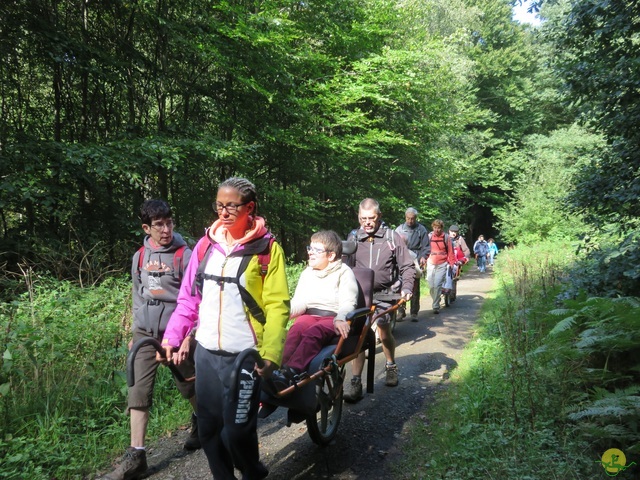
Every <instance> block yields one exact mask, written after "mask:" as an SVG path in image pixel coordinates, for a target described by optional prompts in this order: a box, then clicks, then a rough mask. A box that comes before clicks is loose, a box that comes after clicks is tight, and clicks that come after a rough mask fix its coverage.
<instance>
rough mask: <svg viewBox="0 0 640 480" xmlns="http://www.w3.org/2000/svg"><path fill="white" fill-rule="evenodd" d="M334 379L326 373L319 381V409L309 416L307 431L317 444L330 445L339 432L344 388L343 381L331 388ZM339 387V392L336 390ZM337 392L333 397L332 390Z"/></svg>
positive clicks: (317, 389) (317, 387)
mask: <svg viewBox="0 0 640 480" xmlns="http://www.w3.org/2000/svg"><path fill="white" fill-rule="evenodd" d="M332 384H333V380H332V378H331V376H330V375H326V376H325V377H324V378H323V379H322V380H320V381H319V382H318V385H317V386H316V393H317V395H318V409H317V411H316V413H315V415H310V416H308V417H307V431H308V432H309V436H310V437H311V440H313V442H314V443H315V444H317V445H321V446H325V445H329V443H331V441H332V440H333V439H334V438H335V436H336V434H337V433H338V426H339V425H340V419H341V418H342V396H343V394H344V390H343V388H342V382H340V385H339V386H335V385H334V388H331V385H332ZM336 388H338V389H339V392H335V389H336ZM332 390H333V391H334V393H337V394H336V395H335V398H332V395H331V391H332Z"/></svg>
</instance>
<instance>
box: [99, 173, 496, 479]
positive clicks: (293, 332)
mask: <svg viewBox="0 0 640 480" xmlns="http://www.w3.org/2000/svg"><path fill="white" fill-rule="evenodd" d="M214 208H215V210H216V212H217V215H218V219H217V220H216V221H214V223H213V224H212V225H211V226H210V227H209V228H208V229H207V230H206V232H205V235H204V236H203V237H202V238H201V239H200V240H199V241H198V242H197V243H196V245H195V247H194V248H193V250H191V249H190V248H189V247H188V246H187V244H186V242H185V240H184V239H183V238H182V237H181V236H180V234H178V233H176V232H174V231H173V226H174V224H173V220H172V217H173V214H172V211H171V208H170V206H169V205H168V204H167V202H165V201H164V200H157V199H154V200H147V201H145V202H144V203H143V205H142V207H141V211H140V219H141V222H142V229H143V231H144V233H145V234H146V236H145V239H144V245H143V246H142V247H141V248H140V249H139V250H138V251H137V252H136V254H135V255H134V257H133V261H132V269H131V274H132V279H133V324H132V340H131V342H130V343H129V348H131V346H132V345H133V343H134V342H136V341H139V340H140V339H143V338H153V339H156V340H158V341H160V342H161V344H162V347H163V349H164V353H163V354H160V353H158V352H157V351H156V350H155V348H154V347H153V346H151V345H145V346H144V347H142V348H140V349H139V350H138V352H137V355H136V357H135V360H134V362H135V363H134V367H135V368H134V371H135V379H134V380H135V381H134V383H133V386H131V387H129V392H128V406H127V410H128V413H129V416H130V424H131V425H130V428H131V432H130V433H131V445H130V446H129V447H128V448H127V449H126V451H125V454H124V456H123V457H122V458H121V459H120V461H119V462H118V464H117V465H116V466H115V469H114V470H113V471H112V472H110V473H108V474H106V475H104V476H102V477H100V478H102V479H103V480H130V479H134V478H138V477H139V476H141V475H143V474H144V473H145V472H146V471H147V468H148V465H147V458H146V450H145V437H146V431H147V425H148V421H149V409H150V407H151V405H152V401H153V389H154V383H155V378H156V373H157V369H158V366H159V365H160V364H162V363H168V362H171V363H173V364H174V365H175V366H176V367H177V368H178V369H179V371H180V373H181V374H182V375H183V377H184V378H190V377H191V378H192V377H194V376H195V382H187V381H184V382H182V381H178V380H176V385H177V387H178V390H179V391H180V393H181V394H182V396H183V397H184V398H186V399H188V400H189V401H190V403H191V405H192V407H193V413H192V416H191V431H190V434H189V436H188V437H187V439H186V442H185V444H184V448H185V449H188V450H196V449H200V448H202V449H203V451H204V453H205V455H206V457H207V461H208V463H209V467H210V469H211V472H212V474H213V478H214V479H216V480H227V479H235V478H236V477H235V473H234V472H235V470H236V469H237V470H238V471H240V472H241V475H242V478H243V479H246V480H255V479H262V478H265V477H266V476H267V475H268V470H267V468H266V467H265V466H264V464H263V463H262V462H261V461H260V456H259V451H258V435H257V421H258V410H259V402H260V392H261V389H262V388H263V384H264V387H265V388H276V389H278V390H279V389H281V388H285V387H287V386H289V385H291V384H293V383H295V382H296V381H298V380H299V379H301V378H303V377H304V376H305V375H307V372H306V369H307V368H308V366H309V364H310V362H311V360H312V359H313V358H314V357H315V355H316V354H318V353H319V352H320V350H321V349H322V347H323V346H324V345H326V344H327V343H328V342H330V341H331V340H332V339H334V338H335V337H337V336H343V337H346V336H347V335H348V334H349V328H350V327H349V324H348V323H347V321H346V316H347V314H348V313H349V312H350V311H352V310H353V309H355V308H356V306H357V304H358V283H357V281H356V277H355V275H354V273H353V271H352V268H351V267H365V268H370V269H372V270H373V272H374V285H373V292H374V296H375V294H376V293H377V294H380V293H387V294H388V293H393V294H396V296H397V298H398V299H403V300H405V301H407V302H410V311H409V315H410V317H411V320H412V321H418V312H419V311H420V279H421V278H422V276H423V274H425V275H426V280H427V282H428V284H429V291H430V294H431V298H432V311H433V313H434V314H438V313H439V310H440V298H441V296H442V292H443V288H446V281H447V276H448V275H449V276H451V275H452V272H453V275H455V273H456V270H457V269H459V268H460V266H461V265H463V264H464V263H466V262H467V261H468V259H469V258H470V255H471V252H470V251H469V248H468V247H467V245H466V242H465V241H464V238H462V236H460V234H459V233H460V229H459V228H458V226H457V225H451V226H450V227H449V229H448V233H447V232H445V231H444V223H443V222H442V221H441V220H434V221H433V222H432V224H431V227H432V231H431V232H428V231H427V229H426V228H425V227H424V226H423V225H422V224H420V223H418V221H417V217H418V212H417V211H416V210H415V209H414V208H408V209H407V210H406V212H405V222H404V223H403V224H402V225H400V226H399V227H398V228H396V229H395V230H394V229H391V228H390V227H389V226H387V224H385V222H384V221H383V220H382V212H381V210H380V205H379V203H378V202H377V201H376V200H374V199H372V198H366V199H364V200H362V202H360V205H359V209H358V221H359V228H357V229H355V230H353V231H352V232H351V233H350V234H349V235H348V236H347V241H352V242H355V243H356V244H357V248H356V249H355V253H353V254H351V255H343V250H342V247H343V242H342V240H341V237H340V236H339V235H338V234H337V233H336V232H334V231H331V230H323V231H319V232H316V233H314V234H313V235H312V236H311V239H310V244H309V245H308V246H307V253H308V266H307V268H306V269H305V270H304V271H303V272H302V273H301V275H300V279H299V281H298V285H297V287H296V289H295V292H294V295H293V297H290V295H289V291H288V286H287V278H286V274H285V255H284V252H283V249H282V247H281V246H280V244H279V243H278V242H277V241H276V240H275V239H274V237H273V235H272V234H271V233H270V232H269V230H268V229H267V226H266V224H265V220H264V218H263V217H261V216H259V215H258V211H257V208H258V195H257V191H256V187H255V185H254V184H253V183H251V182H250V181H249V180H247V179H245V178H239V177H232V178H229V179H227V180H225V181H223V182H222V183H220V185H219V186H218V190H217V195H216V201H215V204H214ZM485 243H486V242H485ZM477 245H478V242H476V246H477ZM476 246H474V253H475V255H476V258H477V259H478V258H480V256H483V255H484V256H485V257H486V256H487V255H489V252H487V253H486V254H483V253H482V252H483V251H482V250H481V248H482V247H481V248H479V249H478V251H476ZM492 261H493V257H491V260H490V262H491V263H492ZM478 266H479V267H480V260H478ZM481 271H484V267H483V268H482V269H481ZM445 291H446V290H445ZM376 305H377V307H378V308H379V309H382V310H386V309H388V308H389V307H390V306H391V304H390V303H385V302H384V301H379V302H376ZM402 316H406V314H405V313H403V314H402ZM290 319H295V321H294V323H293V325H292V326H291V328H290V329H289V330H288V331H287V325H288V323H289V321H290ZM377 333H378V335H379V339H380V342H381V344H382V351H383V354H384V356H385V360H386V363H385V385H387V386H391V387H393V386H396V385H398V367H397V365H396V362H395V348H396V342H395V338H394V336H393V333H392V330H391V326H390V316H389V315H385V316H383V317H380V318H379V319H378V321H377ZM245 349H255V350H257V351H258V353H259V355H260V357H261V358H262V359H263V363H262V364H261V365H256V364H255V361H254V360H252V359H251V358H248V359H247V360H246V364H243V365H241V368H240V369H239V370H238V371H239V372H240V373H239V374H240V381H239V382H238V385H239V388H237V389H235V388H233V389H232V386H231V385H230V378H231V372H232V370H234V369H235V368H236V367H237V366H234V362H235V360H236V358H237V357H238V354H239V353H240V352H242V351H243V350H245ZM364 364H365V354H364V352H362V353H361V354H359V355H358V356H357V357H356V359H355V360H353V362H352V378H351V381H350V383H349V384H348V385H346V386H345V387H346V388H345V392H344V399H345V400H346V401H349V402H357V401H358V400H360V399H361V398H362V396H363V393H362V392H363V387H362V380H361V379H362V372H363V369H364ZM232 391H233V395H232V393H231V392H232Z"/></svg>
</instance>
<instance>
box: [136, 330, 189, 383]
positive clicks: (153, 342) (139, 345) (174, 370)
mask: <svg viewBox="0 0 640 480" xmlns="http://www.w3.org/2000/svg"><path fill="white" fill-rule="evenodd" d="M145 345H151V346H152V347H153V348H155V349H156V351H157V352H158V353H160V355H162V357H164V356H165V355H166V352H165V350H164V348H162V345H160V342H159V341H158V340H156V339H155V338H151V337H147V338H141V339H140V340H138V341H137V342H136V343H134V344H133V346H132V347H131V350H129V354H128V355H127V385H128V386H129V387H133V386H134V385H135V383H136V375H135V366H134V364H135V360H136V355H137V354H138V351H139V350H140V349H141V348H142V347H144V346H145ZM166 365H167V366H168V367H169V369H170V370H171V373H173V375H174V376H175V377H176V379H177V380H178V381H179V382H192V381H193V380H195V377H189V378H184V376H183V375H182V373H180V370H178V367H177V366H176V364H175V363H173V362H168V363H166Z"/></svg>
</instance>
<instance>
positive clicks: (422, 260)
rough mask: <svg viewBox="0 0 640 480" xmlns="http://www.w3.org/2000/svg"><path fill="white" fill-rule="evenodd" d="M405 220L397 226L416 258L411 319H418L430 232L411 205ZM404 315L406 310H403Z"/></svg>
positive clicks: (413, 256)
mask: <svg viewBox="0 0 640 480" xmlns="http://www.w3.org/2000/svg"><path fill="white" fill-rule="evenodd" d="M404 219H405V222H404V223H403V224H401V225H399V226H398V228H396V232H398V233H399V234H400V235H401V236H402V237H403V238H404V239H405V243H406V244H407V248H408V249H409V252H410V254H411V257H412V258H413V259H414V263H415V264H417V265H416V267H418V266H419V267H420V268H419V269H418V268H416V279H415V282H414V284H413V292H412V295H411V306H410V313H411V321H412V322H417V321H418V312H420V279H421V278H422V275H421V274H422V269H423V268H424V267H425V265H426V263H427V251H428V247H429V238H428V235H429V232H427V229H426V228H425V226H424V225H422V224H421V223H419V222H418V211H417V210H416V209H415V208H413V207H409V208H407V210H406V211H405V212H404ZM402 314H403V315H404V310H403V312H402Z"/></svg>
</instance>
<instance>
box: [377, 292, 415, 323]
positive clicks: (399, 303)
mask: <svg viewBox="0 0 640 480" xmlns="http://www.w3.org/2000/svg"><path fill="white" fill-rule="evenodd" d="M374 303H375V299H374ZM405 303H407V300H406V299H405V298H404V297H400V299H399V300H398V301H397V302H396V303H394V304H393V305H391V307H389V308H388V309H386V310H381V311H379V312H378V311H376V314H375V315H374V317H373V320H371V325H373V324H374V323H375V321H376V320H378V319H379V318H380V317H383V316H385V315H386V314H388V313H391V312H393V311H395V310H398V308H400V307H401V306H402V305H404V304H405Z"/></svg>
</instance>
